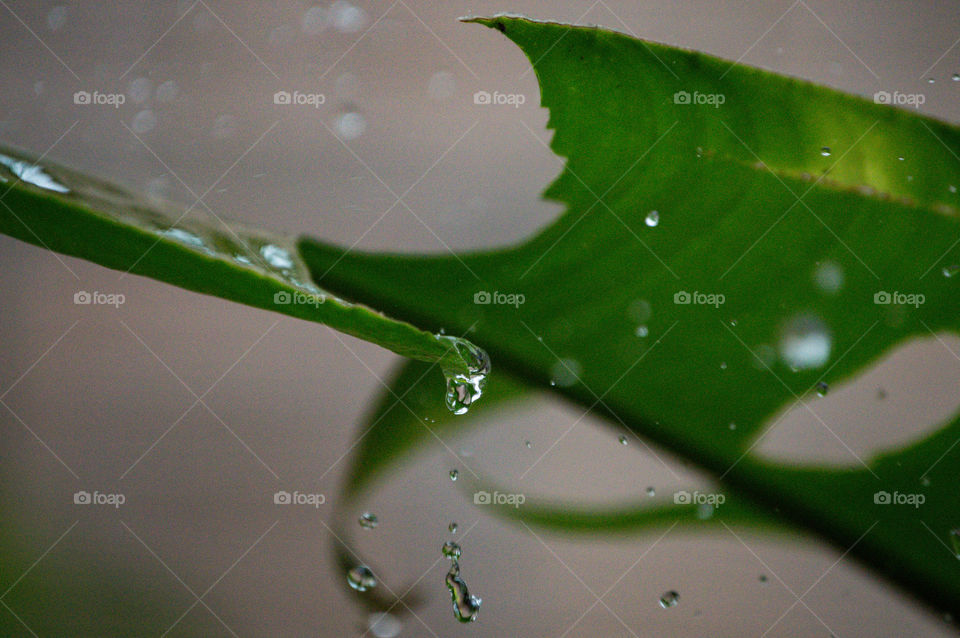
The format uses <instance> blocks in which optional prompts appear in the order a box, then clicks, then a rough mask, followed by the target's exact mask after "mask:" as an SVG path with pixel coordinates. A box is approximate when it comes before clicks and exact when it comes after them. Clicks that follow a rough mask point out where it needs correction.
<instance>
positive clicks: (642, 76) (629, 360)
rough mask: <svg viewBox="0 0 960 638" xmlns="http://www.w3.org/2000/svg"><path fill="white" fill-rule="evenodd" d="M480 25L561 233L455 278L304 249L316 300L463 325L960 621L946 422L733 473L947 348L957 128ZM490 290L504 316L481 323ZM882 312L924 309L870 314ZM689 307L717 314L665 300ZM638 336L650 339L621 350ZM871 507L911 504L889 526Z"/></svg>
mask: <svg viewBox="0 0 960 638" xmlns="http://www.w3.org/2000/svg"><path fill="white" fill-rule="evenodd" d="M474 20H475V21H477V22H481V23H483V24H486V25H488V26H491V27H495V28H496V29H498V30H499V31H501V32H503V33H504V34H505V35H506V36H507V37H508V38H510V39H511V40H513V41H514V42H515V43H516V44H517V45H519V46H520V48H521V49H522V50H523V51H524V53H525V54H526V55H527V56H528V58H529V59H530V60H531V62H533V63H534V68H535V70H536V72H537V76H538V78H539V81H540V86H541V102H542V105H543V106H545V107H547V108H549V109H550V119H549V127H550V128H552V129H554V130H555V134H554V137H553V140H552V142H551V148H552V149H553V150H554V151H555V152H556V153H557V154H559V155H561V156H563V157H565V158H566V159H567V162H566V166H565V168H564V170H563V172H562V174H561V175H560V177H559V178H558V179H557V180H556V181H555V182H554V183H553V184H552V185H551V186H550V187H549V188H548V189H547V191H546V193H545V197H546V198H548V199H551V200H555V201H559V202H562V203H563V204H564V205H565V207H566V212H565V213H564V214H563V215H562V216H561V217H560V218H559V219H558V220H557V221H556V222H555V223H553V224H551V225H550V226H549V227H547V228H545V229H544V230H543V231H542V232H540V233H539V234H537V235H536V236H535V237H533V238H531V239H529V240H528V241H525V242H524V243H522V244H521V245H518V246H516V247H512V248H509V249H500V250H492V251H488V252H479V253H473V254H468V255H459V256H457V257H455V258H454V257H444V256H424V257H420V256H398V255H377V254H364V253H358V252H352V251H349V250H346V249H343V248H339V247H335V246H330V245H326V244H322V243H320V242H317V241H315V240H311V239H308V238H304V239H302V240H301V241H300V243H299V246H300V249H301V253H302V254H303V257H304V260H305V261H306V263H307V264H308V266H309V268H310V269H311V270H312V271H313V272H314V273H315V274H316V278H317V279H318V281H322V283H323V285H324V286H326V287H328V288H329V289H330V290H334V291H336V292H337V293H339V294H342V295H344V296H347V297H349V298H352V299H357V300H362V301H364V302H365V303H369V304H371V305H373V306H374V307H377V308H381V309H383V310H384V311H386V312H389V313H390V314H391V315H392V316H397V317H401V318H404V319H406V320H408V321H411V322H413V323H415V324H416V325H420V326H424V327H426V328H428V329H438V328H439V327H440V326H445V327H446V328H447V329H448V330H451V331H458V330H459V331H466V330H468V329H471V328H472V331H471V332H470V336H471V339H473V340H475V341H477V342H478V343H480V344H482V345H483V347H484V348H485V349H487V350H488V351H489V352H490V353H491V355H492V358H493V360H494V361H495V362H496V365H497V369H498V370H499V371H503V370H509V371H510V372H511V373H513V374H515V375H516V376H517V377H518V378H521V379H523V380H524V381H526V382H528V383H531V384H533V385H538V386H544V387H545V386H547V385H548V383H549V382H550V381H551V380H555V381H558V382H559V383H558V387H557V388H556V391H557V392H560V393H562V394H563V395H565V396H567V397H569V398H571V399H573V400H575V401H578V402H580V403H581V404H583V405H585V406H588V407H591V408H593V409H594V410H595V411H596V412H598V413H600V414H603V415H606V416H608V417H610V419H611V420H613V421H614V422H617V423H620V424H623V425H625V426H626V427H628V428H630V429H632V430H634V431H635V432H637V433H638V434H641V435H643V436H645V437H648V438H649V439H651V440H653V441H655V442H657V443H659V444H661V445H663V446H665V447H667V448H669V449H670V450H673V451H675V452H676V453H678V454H680V455H683V456H685V457H687V458H689V459H692V460H693V461H695V462H697V463H698V464H699V465H701V466H702V467H703V468H705V469H707V470H709V471H710V472H712V473H713V474H714V475H715V476H717V477H723V480H724V483H725V484H727V485H729V486H731V487H732V489H734V490H736V491H737V492H738V493H742V494H745V495H747V496H748V497H749V498H750V499H752V500H754V501H756V502H759V503H762V504H763V505H764V506H766V507H767V508H769V509H770V510H773V509H776V511H777V512H779V515H780V516H781V517H783V518H784V520H785V521H787V522H790V523H793V524H796V525H800V526H803V527H806V528H808V529H812V530H814V531H816V532H818V533H819V534H821V535H822V536H823V537H825V538H826V539H828V540H829V541H831V542H832V543H834V544H836V545H837V546H838V547H839V548H841V551H847V550H849V551H850V553H851V554H852V555H854V556H857V557H859V558H860V559H862V560H863V561H865V562H866V563H868V564H870V565H872V566H873V567H874V568H875V569H877V570H878V571H879V572H881V573H883V574H885V575H886V576H888V577H889V578H891V579H893V580H894V581H896V582H898V583H899V584H901V585H902V586H904V587H905V588H907V589H908V590H910V591H912V592H913V593H914V594H916V595H917V596H919V597H921V598H923V599H925V600H927V601H928V602H930V603H932V604H934V605H937V606H939V607H941V608H945V609H949V610H951V611H952V612H954V613H955V614H956V613H957V612H960V563H958V562H957V561H956V560H955V559H954V558H953V557H952V552H951V551H950V549H949V542H950V537H949V532H950V530H951V529H952V528H954V527H956V526H958V523H960V520H958V519H960V514H958V511H960V510H958V504H960V503H958V494H957V490H956V476H957V473H958V472H960V447H953V444H954V443H955V442H956V441H957V440H958V438H960V420H958V419H956V415H955V416H954V418H953V419H952V420H950V422H949V423H944V424H942V427H941V429H940V430H938V431H937V432H936V433H935V434H933V435H932V436H930V437H928V438H926V439H925V440H923V441H921V442H919V443H916V444H914V445H912V446H909V447H906V448H904V449H899V450H894V451H889V450H887V451H884V452H883V453H882V454H880V455H878V456H876V457H875V458H869V459H859V458H854V457H853V456H852V457H851V463H852V469H827V468H823V467H796V466H786V465H782V464H777V463H772V462H768V461H764V460H761V459H759V458H757V457H756V456H755V455H753V454H752V453H751V448H752V446H753V445H754V443H755V442H756V441H757V439H758V437H760V436H761V434H762V432H763V431H764V430H765V428H766V427H767V426H768V425H769V424H770V422H771V420H772V419H773V417H774V416H775V415H776V414H777V413H779V412H781V411H782V410H783V409H785V408H786V407H787V406H789V405H791V404H794V403H797V402H803V403H804V404H805V402H806V401H807V400H808V399H810V398H811V397H813V396H815V392H814V388H815V385H816V384H817V383H818V382H821V381H824V382H827V383H830V384H835V383H837V382H839V381H841V380H844V379H850V378H852V377H853V375H855V374H856V373H858V372H862V371H863V370H864V369H865V368H866V366H867V365H868V364H870V363H873V362H876V361H877V360H878V359H879V358H880V357H881V355H883V354H884V353H886V352H888V351H889V350H890V349H891V348H893V347H894V346H895V345H898V344H903V343H905V342H907V341H908V340H912V339H917V338H921V337H923V338H930V337H931V336H932V335H939V334H941V333H948V332H949V333H957V332H958V329H960V325H958V324H960V315H958V313H957V309H958V307H960V277H955V278H950V277H946V276H944V274H942V273H941V269H944V267H949V266H952V265H953V264H956V263H958V262H960V249H958V248H957V241H956V238H957V236H958V234H960V223H958V216H957V211H958V207H960V195H957V193H956V192H955V191H956V185H958V184H960V170H958V169H960V163H958V157H957V156H958V153H960V131H958V129H957V128H956V127H953V126H950V125H947V124H944V123H941V122H937V121H935V120H932V119H929V118H925V117H921V116H919V115H916V114H913V113H908V112H906V111H900V110H895V109H891V108H888V107H885V106H881V105H877V104H874V103H872V102H869V101H867V100H864V99H862V98H858V97H854V96H849V95H844V94H841V93H838V92H836V91H833V90H830V89H827V88H823V87H817V86H814V85H812V84H809V83H807V82H803V81H799V80H795V79H791V78H785V77H781V76H777V75H774V74H772V73H767V72H764V71H760V70H757V69H751V68H747V67H743V66H739V65H735V64H733V63H730V62H727V61H723V60H719V59H717V58H713V57H711V56H707V55H703V54H700V53H695V52H690V51H685V50H680V49H676V48H673V47H668V46H664V45H660V44H655V43H651V42H643V41H640V40H636V39H633V38H630V37H627V36H624V35H621V34H617V33H612V32H608V31H604V30H601V29H596V28H582V27H571V26H567V25H559V24H551V23H540V22H534V21H530V20H526V19H522V18H513V17H506V16H501V17H496V18H490V19H480V18H477V19H474ZM682 92H686V94H687V95H689V96H690V102H691V103H684V102H685V101H686V98H685V97H684V93H682ZM677 94H679V95H677ZM675 95H677V97H676V98H675ZM719 95H723V96H724V97H723V100H722V104H719V103H720V102H721V100H720V99H719V98H718V97H713V98H699V97H696V96H719ZM711 99H712V102H713V104H716V105H717V106H716V107H715V106H714V105H711V104H709V103H698V102H704V101H707V102H709V101H710V100H711ZM675 100H676V101H675ZM491 108H492V107H491ZM827 149H828V150H827ZM900 158H903V159H902V160H901V159H900ZM488 188H489V187H488ZM652 210H657V211H659V224H658V225H655V227H650V226H648V225H647V223H645V220H646V219H647V217H648V214H649V213H650V211H652ZM488 223H496V221H495V220H489V221H488ZM461 262H462V263H461ZM824 264H826V265H829V266H830V268H832V269H833V270H834V272H842V273H843V283H842V286H841V287H840V288H839V290H831V289H830V288H829V286H828V287H823V286H819V285H817V284H816V283H815V273H816V272H817V268H818V266H822V265H824ZM464 266H466V267H464ZM471 271H472V273H475V274H476V277H477V278H476V279H475V278H474V276H473V275H472V274H471ZM945 272H946V273H950V272H952V271H951V270H950V269H949V268H946V270H945ZM494 291H497V292H499V293H501V294H513V295H523V301H524V302H523V303H522V304H520V305H516V306H515V305H507V304H503V303H489V304H477V303H475V299H474V295H476V294H478V293H481V292H488V293H493V292H494ZM894 292H899V293H906V294H912V295H923V300H924V302H923V303H922V304H918V305H916V306H908V305H903V304H897V303H893V304H882V303H881V304H878V303H875V295H877V294H878V293H894ZM695 293H699V294H700V295H701V297H695V298H694V299H693V301H701V302H703V301H711V300H712V301H714V302H715V303H716V305H715V306H710V305H706V304H704V303H686V304H684V303H676V302H677V301H680V302H682V301H685V300H687V299H690V298H691V297H693V295H694V294H695ZM687 294H689V295H691V297H687ZM675 295H679V296H677V297H676V298H675ZM703 295H715V296H714V297H705V296H703ZM719 295H722V296H723V298H722V302H723V303H720V301H721V299H720V297H719ZM884 299H885V297H883V296H881V297H880V301H883V300H884ZM914 299H915V300H916V299H919V297H915V298H914ZM480 300H481V301H484V300H486V297H485V296H481V297H480ZM499 300H504V301H509V298H507V297H501V298H500V299H499ZM513 300H514V301H515V302H516V301H518V300H519V297H514V298H513ZM647 315H649V316H647ZM641 323H642V324H643V325H644V327H645V328H646V329H647V330H648V335H649V336H647V337H638V336H637V332H636V330H637V328H638V325H639V324H641ZM778 354H779V356H775V355H778ZM721 364H723V365H721ZM568 382H569V383H568ZM731 422H735V423H736V424H737V428H736V429H734V430H731V429H729V428H728V427H727V426H728V424H729V423H731ZM824 425H825V426H826V427H829V425H828V424H824ZM864 426H865V427H868V426H869V424H864ZM424 440H426V439H424ZM838 445H840V443H838ZM379 449H380V452H381V453H383V447H381V448H379ZM367 458H368V459H370V458H373V456H371V455H368V456H367ZM358 480H359V479H358ZM882 492H889V493H894V492H901V493H917V494H922V495H923V497H924V499H925V502H924V504H923V506H922V509H914V508H912V507H908V506H897V505H884V504H882V503H877V502H875V495H877V494H878V493H882ZM879 500H882V498H881V499H879ZM597 522H598V524H600V523H601V521H599V520H598V521H597Z"/></svg>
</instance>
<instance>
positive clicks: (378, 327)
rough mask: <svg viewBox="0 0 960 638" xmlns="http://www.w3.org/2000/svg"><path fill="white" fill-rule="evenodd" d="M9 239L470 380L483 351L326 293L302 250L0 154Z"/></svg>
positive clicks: (2, 210)
mask: <svg viewBox="0 0 960 638" xmlns="http://www.w3.org/2000/svg"><path fill="white" fill-rule="evenodd" d="M0 189H2V191H3V192H2V197H0V204H2V206H0V233H3V234H6V235H10V236H11V237H16V238H17V239H21V240H23V241H26V242H29V243H31V244H35V245H38V246H42V247H44V248H46V249H48V250H53V251H56V252H59V253H63V254H66V255H71V256H74V257H81V258H83V259H87V260H89V261H92V262H94V263H97V264H100V265H102V266H106V267H108V268H113V269H116V270H122V271H124V272H127V273H131V274H136V275H144V276H146V277H151V278H153V279H158V280H160V281H165V282H167V283H171V284H174V285H176V286H180V287H181V288H186V289H188V290H194V291H196V292H201V293H205V294H209V295H214V296H217V297H222V298H224V299H229V300H231V301H236V302H239V303H243V304H247V305H249V306H255V307H257V308H263V309H265V310H272V311H275V312H281V313H283V314H286V315H290V316H293V317H297V318H299V319H306V320H308V321H316V322H318V323H323V324H326V325H328V326H330V327H331V328H335V329H337V330H340V331H342V332H345V333H347V334H350V335H353V336H355V337H359V338H361V339H366V340H367V341H371V342H373V343H376V344H378V345H381V346H383V347H384V348H388V349H390V350H392V351H393V352H396V353H397V354H400V355H403V356H406V357H412V358H414V359H419V360H422V361H429V362H438V363H439V364H440V366H441V368H443V369H444V371H445V372H446V373H448V374H449V375H457V374H461V375H468V374H470V371H471V369H472V367H474V366H475V362H474V357H475V356H476V354H477V351H476V348H475V347H474V346H472V344H470V343H469V342H467V341H465V340H463V339H457V338H454V337H448V336H443V335H435V334H430V333H427V332H424V331H422V330H419V329H417V328H415V327H414V326H411V325H410V324H408V323H404V322H401V321H396V320H393V319H390V318H388V317H385V316H383V315H382V314H380V313H377V312H375V311H373V310H371V309H370V308H367V307H365V306H362V305H359V304H354V303H350V302H347V301H344V300H343V299H339V298H337V297H335V296H333V295H331V294H329V293H328V292H327V291H325V290H322V289H320V288H319V287H317V286H316V285H315V284H314V283H313V281H312V280H311V278H310V273H309V271H307V269H306V268H305V267H304V266H303V262H302V260H301V259H300V257H299V255H298V253H297V250H296V248H295V247H294V245H293V242H292V241H291V240H290V239H288V238H282V237H275V236H271V235H269V234H267V233H264V232H260V231H253V230H250V229H244V228H240V227H238V226H230V225H227V224H226V223H224V222H223V220H221V219H219V218H216V219H212V218H207V217H206V216H203V215H201V214H200V213H199V211H194V210H192V207H191V208H188V209H186V211H183V212H182V213H178V212H177V211H174V210H172V209H163V208H161V207H160V206H157V205H151V204H149V203H147V202H146V201H144V200H143V199H142V198H137V197H136V196H134V195H131V194H130V193H128V192H126V191H124V190H123V189H121V188H118V187H117V186H114V185H112V184H108V183H106V182H103V181H100V180H96V179H93V178H91V177H87V176H85V175H81V174H79V173H77V172H75V171H72V170H69V169H66V168H63V167H60V166H55V165H53V164H51V163H49V162H46V163H43V164H40V163H39V162H38V161H37V160H35V159H33V158H30V157H28V156H27V155H25V154H23V153H20V152H17V151H13V150H10V149H4V148H0Z"/></svg>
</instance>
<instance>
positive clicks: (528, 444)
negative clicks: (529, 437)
mask: <svg viewBox="0 0 960 638" xmlns="http://www.w3.org/2000/svg"><path fill="white" fill-rule="evenodd" d="M523 444H524V445H525V446H526V448H527V449H528V450H529V449H530V448H532V447H533V443H531V442H530V441H524V442H523Z"/></svg>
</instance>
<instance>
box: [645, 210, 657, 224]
mask: <svg viewBox="0 0 960 638" xmlns="http://www.w3.org/2000/svg"><path fill="white" fill-rule="evenodd" d="M643 221H644V222H645V223H646V224H647V226H649V227H650V228H653V227H654V226H656V225H657V224H659V223H660V213H658V212H657V211H655V210H652V211H650V212H649V213H647V217H646V218H645V219H644V220H643Z"/></svg>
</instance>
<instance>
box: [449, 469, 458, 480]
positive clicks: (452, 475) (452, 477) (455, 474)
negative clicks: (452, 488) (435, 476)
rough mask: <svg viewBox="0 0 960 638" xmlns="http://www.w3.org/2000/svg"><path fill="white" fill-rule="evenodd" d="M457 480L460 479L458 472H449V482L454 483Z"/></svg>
mask: <svg viewBox="0 0 960 638" xmlns="http://www.w3.org/2000/svg"><path fill="white" fill-rule="evenodd" d="M458 478H460V472H459V470H450V480H451V481H456V480H457V479H458Z"/></svg>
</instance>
